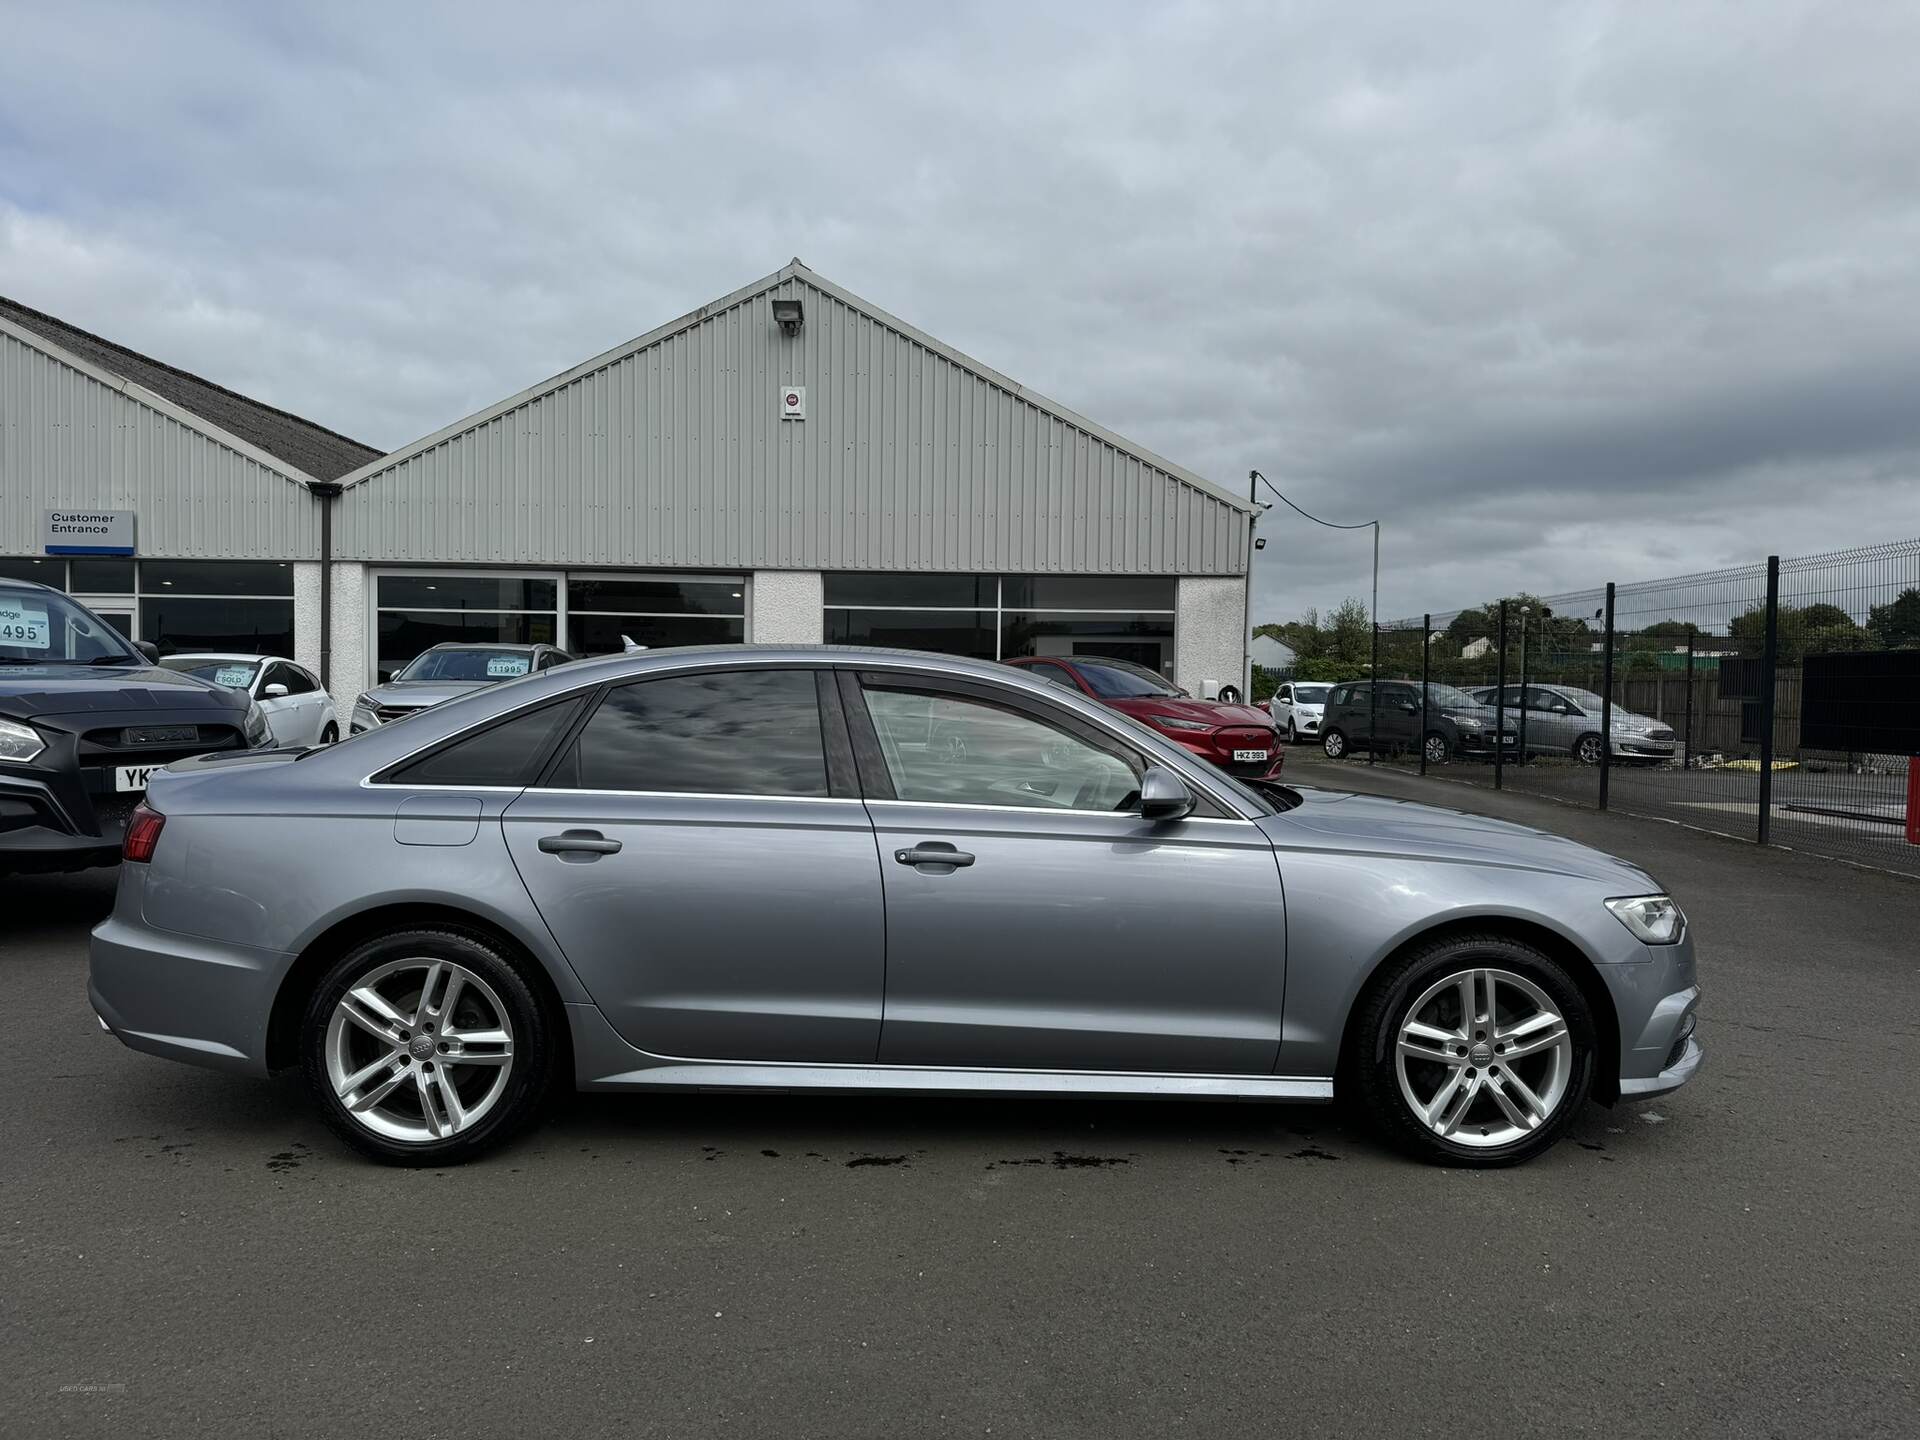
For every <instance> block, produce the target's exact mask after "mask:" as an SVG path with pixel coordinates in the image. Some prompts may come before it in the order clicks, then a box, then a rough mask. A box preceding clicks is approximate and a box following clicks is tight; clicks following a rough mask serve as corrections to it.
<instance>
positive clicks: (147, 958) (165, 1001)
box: [87, 890, 293, 1075]
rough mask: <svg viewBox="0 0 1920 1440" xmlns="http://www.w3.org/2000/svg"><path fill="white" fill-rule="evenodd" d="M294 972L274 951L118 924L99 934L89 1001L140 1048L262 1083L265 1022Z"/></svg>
mask: <svg viewBox="0 0 1920 1440" xmlns="http://www.w3.org/2000/svg"><path fill="white" fill-rule="evenodd" d="M122 895H123V896H124V895H125V891H124V890H123V891H122ZM292 964H293V957H292V956H291V955H284V954H281V953H279V952H278V951H272V950H255V949H251V948H249V947H246V946H240V945H224V944H220V943H218V942H216V941H211V940H202V939H199V938H198V937H195V936H192V935H180V934H176V933H174V932H173V931H170V930H154V929H151V928H149V927H147V926H145V925H139V924H129V923H128V922H126V921H124V920H121V919H120V918H118V916H113V917H109V918H108V919H106V920H103V921H101V922H100V924H99V925H97V926H95V927H94V931H93V939H92V942H91V945H90V946H89V950H88V967H87V971H88V973H87V998H88V999H89V1000H90V1001H91V1002H92V1003H93V1011H94V1014H96V1015H98V1016H99V1017H100V1022H101V1024H103V1025H105V1026H106V1028H107V1029H108V1030H109V1031H111V1032H112V1033H113V1035H114V1036H115V1037H116V1038H117V1039H118V1040H120V1041H121V1043H122V1044H125V1045H127V1046H128V1047H130V1048H132V1049H134V1050H143V1051H145V1052H146V1053H147V1054H149V1055H162V1056H165V1057H166V1058H167V1059H169V1060H182V1061H185V1062H186V1063H187V1064H189V1065H202V1066H206V1067H208V1068H210V1069H215V1070H230V1071H234V1072H237V1073H239V1074H243V1075H265V1074H266V1073H267V1064H266V1038H267V1021H268V1017H269V1016H270V1015H271V1014H272V1012H273V999H274V996H275V994H276V993H277V992H278V991H279V988H280V982H281V980H282V979H283V978H284V977H285V975H286V973H287V970H288V968H289V967H290V966H291V965H292Z"/></svg>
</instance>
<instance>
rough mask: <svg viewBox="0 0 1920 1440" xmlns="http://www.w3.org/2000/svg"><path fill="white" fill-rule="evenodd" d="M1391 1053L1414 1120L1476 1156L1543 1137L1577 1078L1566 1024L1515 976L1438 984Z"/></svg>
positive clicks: (1471, 976)
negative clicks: (1530, 1137) (1536, 1135)
mask: <svg viewBox="0 0 1920 1440" xmlns="http://www.w3.org/2000/svg"><path fill="white" fill-rule="evenodd" d="M1395 1050H1396V1055H1395V1062H1394V1069H1395V1073H1396V1075H1397V1076H1398V1079H1399V1082H1400V1095H1401V1098H1402V1099H1403V1100H1405V1101H1406V1104H1407V1106H1408V1108H1409V1109H1410V1110H1412V1112H1413V1115H1414V1119H1415V1120H1416V1121H1418V1122H1419V1123H1420V1124H1421V1125H1423V1126H1425V1127H1426V1128H1427V1129H1428V1130H1430V1131H1432V1132H1433V1133H1434V1134H1435V1135H1437V1136H1439V1137H1440V1138H1442V1139H1444V1140H1447V1141H1450V1142H1452V1143H1453V1144H1456V1145H1463V1146H1468V1147H1471V1148H1473V1149H1492V1148H1494V1147H1496V1146H1501V1145H1510V1144H1512V1143H1513V1142H1514V1141H1516V1140H1520V1139H1524V1138H1525V1137H1526V1136H1528V1135H1530V1134H1532V1133H1533V1132H1534V1131H1536V1130H1538V1129H1539V1128H1540V1127H1541V1126H1542V1125H1544V1124H1545V1123H1546V1122H1547V1121H1548V1120H1549V1119H1551V1118H1552V1116H1553V1115H1554V1113H1555V1112H1556V1111H1557V1110H1558V1109H1559V1107H1560V1104H1561V1102H1562V1101H1563V1100H1564V1099H1565V1098H1566V1095H1567V1090H1568V1087H1569V1085H1570V1084H1571V1082H1572V1079H1573V1061H1574V1052H1573V1037H1572V1034H1571V1032H1570V1030H1569V1028H1568V1025H1567V1020H1566V1017H1565V1016H1564V1015H1562V1014H1561V1013H1560V1010H1559V1007H1558V1006H1556V1005H1555V1004H1554V1002H1553V1000H1552V999H1551V998H1550V997H1549V996H1548V995H1547V992H1546V991H1544V990H1542V989H1541V988H1540V987H1539V986H1538V985H1536V984H1534V983H1533V981H1531V980H1529V979H1527V978H1526V977H1525V976H1522V975H1516V974H1515V973H1514V972H1513V971H1511V970H1491V969H1475V970H1461V971H1456V972H1454V973H1453V974H1450V975H1447V976H1444V977H1443V978H1441V979H1440V980H1437V981H1435V982H1434V983H1433V984H1432V985H1430V986H1428V987H1427V989H1426V990H1425V991H1423V992H1422V993H1421V994H1420V996H1419V998H1418V999H1416V1000H1415V1001H1414V1002H1413V1005H1412V1006H1411V1007H1410V1008H1409V1009H1408V1011H1407V1016H1406V1019H1405V1020H1404V1021H1403V1022H1402V1024H1401V1026H1400V1030H1399V1035H1398V1039H1397V1043H1396V1045H1395Z"/></svg>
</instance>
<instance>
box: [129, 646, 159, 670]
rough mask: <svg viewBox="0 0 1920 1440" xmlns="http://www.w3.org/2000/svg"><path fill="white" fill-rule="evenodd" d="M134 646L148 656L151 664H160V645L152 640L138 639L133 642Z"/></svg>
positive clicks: (147, 658) (148, 661) (147, 659)
mask: <svg viewBox="0 0 1920 1440" xmlns="http://www.w3.org/2000/svg"><path fill="white" fill-rule="evenodd" d="M133 648H134V649H136V650H138V651H139V652H140V653H141V654H142V655H143V656H145V657H146V661H147V663H148V664H149V665H158V664H159V663H160V647H159V646H158V645H156V644H154V643H153V642H152V641H151V640H136V641H134V642H133Z"/></svg>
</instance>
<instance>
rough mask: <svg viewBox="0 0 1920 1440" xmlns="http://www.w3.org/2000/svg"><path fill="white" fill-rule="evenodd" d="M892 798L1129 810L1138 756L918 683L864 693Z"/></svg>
mask: <svg viewBox="0 0 1920 1440" xmlns="http://www.w3.org/2000/svg"><path fill="white" fill-rule="evenodd" d="M866 700H867V713H868V714H869V715H870V716H872V718H873V728H874V731H875V733H876V735H877V736H878V738H879V741H880V751H881V754H882V755H883V756H884V757H885V759H886V764H887V773H888V775H889V776H890V777H891V778H892V780H893V792H894V795H895V797H896V798H897V799H901V800H913V801H918V802H920V803H922V804H931V805H1018V806H1023V807H1031V808H1033V809H1040V810H1125V809H1130V808H1131V807H1132V805H1133V803H1134V800H1135V797H1136V796H1137V795H1138V793H1139V789H1140V771H1139V768H1138V766H1139V761H1138V760H1137V759H1135V758H1128V759H1122V758H1121V757H1120V755H1119V754H1116V753H1114V752H1113V751H1109V750H1106V749H1103V748H1102V747H1100V746H1097V745H1095V744H1093V743H1092V742H1091V741H1089V740H1086V739H1083V738H1081V737H1080V736H1078V735H1075V734H1072V733H1070V732H1069V731H1066V730H1063V729H1060V728H1058V727H1056V726H1054V725H1050V724H1048V723H1047V722H1045V721H1043V720H1040V719H1038V718H1037V717H1035V716H1033V715H1029V714H1027V713H1026V712H1024V711H1020V710H1014V709H1009V708H1007V707H1004V706H1000V705H994V704H991V703H989V702H987V701H984V700H975V699H972V698H969V697H964V696H957V695H946V694H940V693H937V692H929V691H920V690H884V689H869V690H867V691H866Z"/></svg>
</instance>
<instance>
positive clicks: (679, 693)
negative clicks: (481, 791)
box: [552, 670, 828, 795]
mask: <svg viewBox="0 0 1920 1440" xmlns="http://www.w3.org/2000/svg"><path fill="white" fill-rule="evenodd" d="M552 784H553V785H554V786H556V787H558V788H562V789H573V790H642V791H668V792H675V793H682V794H686V793H691V794H704V795H825V794H827V793H828V790H827V760H826V749H825V746H824V745H823V743H822V740H821V733H820V702H819V696H818V692H817V690H816V688H815V682H814V678H813V672H812V671H811V670H727V671H715V672H705V673H698V674H692V675H668V676H664V677H662V678H661V679H658V680H636V681H633V682H632V683H630V684H626V685H621V686H619V687H617V688H616V689H614V690H611V691H609V692H608V694H607V697H606V699H605V700H603V701H602V702H601V703H600V708H599V709H597V710H595V711H594V712H593V717H592V718H591V719H589V720H588V721H587V723H586V725H585V726H583V727H582V728H581V731H580V735H579V738H578V739H576V740H575V741H574V743H573V744H572V745H571V746H570V747H569V748H568V751H567V754H566V755H565V756H563V757H562V759H561V761H560V764H559V766H558V767H557V773H556V774H555V776H554V778H553V781H552Z"/></svg>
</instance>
